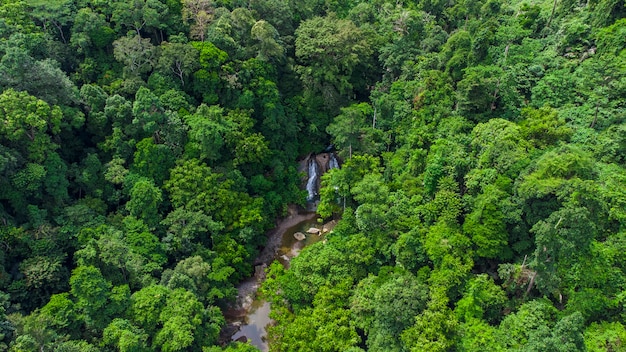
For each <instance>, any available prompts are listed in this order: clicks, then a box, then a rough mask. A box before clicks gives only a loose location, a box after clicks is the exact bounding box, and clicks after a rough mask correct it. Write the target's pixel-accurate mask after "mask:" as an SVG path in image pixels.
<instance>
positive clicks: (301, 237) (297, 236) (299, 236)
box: [293, 232, 306, 241]
mask: <svg viewBox="0 0 626 352" xmlns="http://www.w3.org/2000/svg"><path fill="white" fill-rule="evenodd" d="M293 237H294V238H295V239H297V240H298V241H302V240H304V239H305V238H306V235H305V234H303V233H302V232H296V233H294V234H293Z"/></svg>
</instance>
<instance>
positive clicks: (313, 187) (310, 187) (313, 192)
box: [306, 158, 318, 202]
mask: <svg viewBox="0 0 626 352" xmlns="http://www.w3.org/2000/svg"><path fill="white" fill-rule="evenodd" d="M317 178H318V173H317V162H316V161H315V158H311V159H310V160H309V180H308V181H307V183H306V191H307V192H309V195H308V197H306V200H307V201H308V202H312V201H313V200H314V199H315V197H316V196H317Z"/></svg>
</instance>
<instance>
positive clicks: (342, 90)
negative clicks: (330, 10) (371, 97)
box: [296, 14, 372, 111]
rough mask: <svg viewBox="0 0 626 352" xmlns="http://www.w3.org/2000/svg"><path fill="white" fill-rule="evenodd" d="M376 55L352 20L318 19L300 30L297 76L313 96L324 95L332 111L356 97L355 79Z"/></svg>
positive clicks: (332, 16) (297, 32)
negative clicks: (365, 63)
mask: <svg viewBox="0 0 626 352" xmlns="http://www.w3.org/2000/svg"><path fill="white" fill-rule="evenodd" d="M371 53H372V49H371V47H370V44H369V42H368V41H367V38H366V36H365V34H364V33H363V32H362V31H361V30H360V29H359V28H358V27H356V26H355V25H354V23H352V21H350V20H344V19H339V18H337V16H336V15H334V14H330V15H328V16H327V17H315V18H312V19H309V20H306V21H304V22H302V23H301V24H300V26H299V27H298V29H297V30H296V57H297V59H298V61H299V64H300V66H298V67H297V68H296V70H297V72H298V73H299V74H300V77H301V79H302V81H303V83H304V85H305V86H306V87H307V89H308V90H309V91H310V92H311V93H312V94H318V93H319V94H321V95H322V97H323V98H324V101H325V103H326V104H327V105H328V106H329V110H330V111H333V110H335V109H336V108H337V107H339V106H340V103H341V102H342V101H344V100H346V98H347V97H350V96H351V95H352V89H353V86H354V82H353V81H352V80H351V76H352V74H353V72H354V70H355V68H356V67H357V65H359V64H360V63H363V62H364V61H365V58H367V57H369V56H370V55H371Z"/></svg>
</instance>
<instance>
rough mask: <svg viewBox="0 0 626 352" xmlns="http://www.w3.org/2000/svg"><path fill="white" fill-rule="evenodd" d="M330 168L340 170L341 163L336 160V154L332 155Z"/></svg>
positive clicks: (329, 163) (329, 162)
mask: <svg viewBox="0 0 626 352" xmlns="http://www.w3.org/2000/svg"><path fill="white" fill-rule="evenodd" d="M328 167H329V168H331V169H338V168H339V161H337V158H335V153H330V160H329V161H328Z"/></svg>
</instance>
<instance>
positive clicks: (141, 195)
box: [126, 178, 163, 227]
mask: <svg viewBox="0 0 626 352" xmlns="http://www.w3.org/2000/svg"><path fill="white" fill-rule="evenodd" d="M162 200H163V196H162V194H161V190H160V189H159V188H158V187H157V186H155V185H154V183H153V182H151V181H150V180H148V179H145V178H144V179H140V180H139V181H137V182H135V184H134V185H133V186H132V189H131V190H130V200H129V201H128V203H126V210H128V211H129V212H130V215H132V216H135V217H137V218H139V219H142V220H143V221H144V222H145V223H146V224H147V225H148V226H150V227H155V226H156V225H157V224H158V223H159V221H160V219H159V205H160V204H161V201H162Z"/></svg>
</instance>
